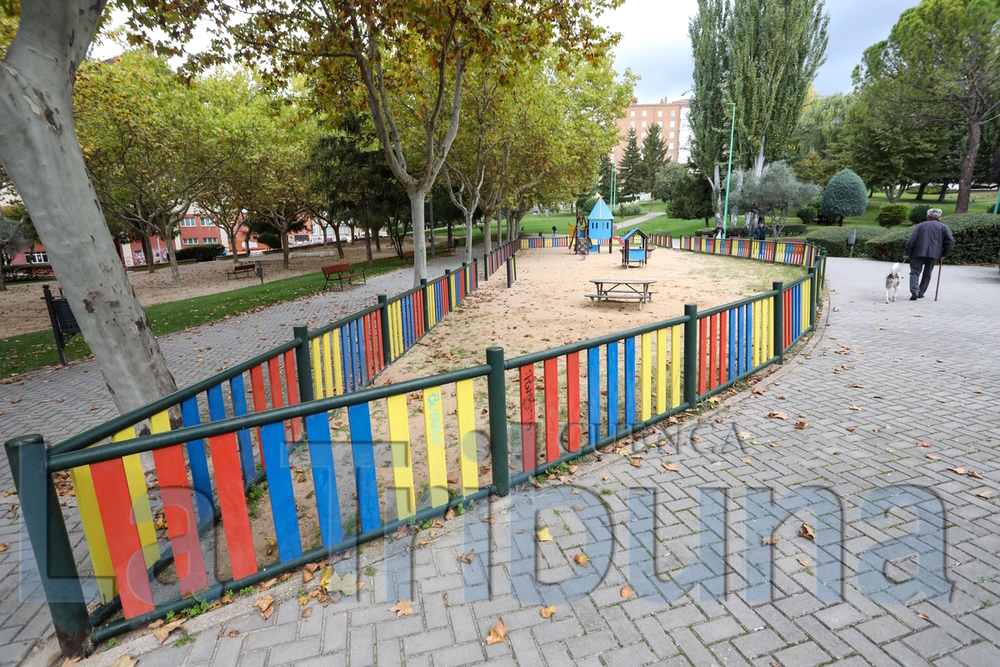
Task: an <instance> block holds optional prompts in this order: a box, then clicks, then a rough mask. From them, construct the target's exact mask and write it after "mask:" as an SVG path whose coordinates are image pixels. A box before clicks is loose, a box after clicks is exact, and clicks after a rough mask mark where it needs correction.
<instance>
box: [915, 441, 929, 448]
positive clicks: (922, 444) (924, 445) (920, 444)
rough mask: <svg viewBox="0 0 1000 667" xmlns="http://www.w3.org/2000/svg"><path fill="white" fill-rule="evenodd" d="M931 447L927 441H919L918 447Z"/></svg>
mask: <svg viewBox="0 0 1000 667" xmlns="http://www.w3.org/2000/svg"><path fill="white" fill-rule="evenodd" d="M930 446H931V443H929V442H926V441H925V440H917V447H930Z"/></svg>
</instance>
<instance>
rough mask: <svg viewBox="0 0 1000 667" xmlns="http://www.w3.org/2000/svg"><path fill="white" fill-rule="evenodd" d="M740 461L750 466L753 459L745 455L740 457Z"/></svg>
mask: <svg viewBox="0 0 1000 667" xmlns="http://www.w3.org/2000/svg"><path fill="white" fill-rule="evenodd" d="M740 461H743V463H746V464H747V465H748V466H752V465H753V461H752V460H751V459H750V458H748V457H746V456H742V457H740Z"/></svg>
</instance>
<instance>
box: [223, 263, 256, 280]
mask: <svg viewBox="0 0 1000 667" xmlns="http://www.w3.org/2000/svg"><path fill="white" fill-rule="evenodd" d="M252 275H254V265H253V264H240V265H238V266H234V267H233V268H231V269H226V280H229V279H230V278H248V277H250V276H252Z"/></svg>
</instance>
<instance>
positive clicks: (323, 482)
mask: <svg viewBox="0 0 1000 667" xmlns="http://www.w3.org/2000/svg"><path fill="white" fill-rule="evenodd" d="M306 435H307V436H308V438H309V462H310V463H311V464H312V473H313V489H314V490H315V491H316V511H317V512H318V513H319V532H320V537H321V538H322V540H323V546H324V547H328V548H329V547H332V546H333V545H334V544H339V543H340V542H343V541H344V529H343V526H342V524H341V521H340V501H339V500H338V496H337V475H336V471H335V470H334V464H333V444H332V442H331V439H330V420H329V417H328V415H327V413H326V412H320V413H319V414H315V415H309V416H307V417H306Z"/></svg>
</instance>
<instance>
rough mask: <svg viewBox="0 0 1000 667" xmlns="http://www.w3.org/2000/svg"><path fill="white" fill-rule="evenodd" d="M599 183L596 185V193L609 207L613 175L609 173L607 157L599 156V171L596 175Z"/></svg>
mask: <svg viewBox="0 0 1000 667" xmlns="http://www.w3.org/2000/svg"><path fill="white" fill-rule="evenodd" d="M598 178H599V179H600V183H599V184H598V189H597V191H598V192H599V193H600V195H601V197H603V198H604V201H605V202H607V204H608V205H609V206H610V205H611V181H612V179H614V174H612V172H611V158H609V157H608V156H607V155H602V156H601V171H600V173H599V175H598Z"/></svg>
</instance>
